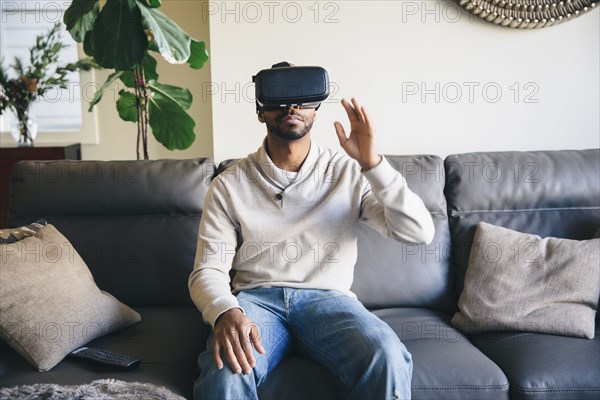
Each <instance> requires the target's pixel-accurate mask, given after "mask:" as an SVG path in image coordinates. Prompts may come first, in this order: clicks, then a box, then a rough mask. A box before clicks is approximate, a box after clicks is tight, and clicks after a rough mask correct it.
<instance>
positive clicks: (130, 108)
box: [117, 90, 138, 122]
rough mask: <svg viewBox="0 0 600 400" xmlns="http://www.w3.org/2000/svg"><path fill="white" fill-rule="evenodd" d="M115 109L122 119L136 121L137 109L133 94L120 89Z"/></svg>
mask: <svg viewBox="0 0 600 400" xmlns="http://www.w3.org/2000/svg"><path fill="white" fill-rule="evenodd" d="M117 111H119V117H121V119H122V120H123V121H131V122H137V119H138V109H137V98H136V97H135V94H133V93H131V92H128V91H126V90H121V91H120V92H119V100H117Z"/></svg>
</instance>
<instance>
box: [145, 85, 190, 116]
mask: <svg viewBox="0 0 600 400" xmlns="http://www.w3.org/2000/svg"><path fill="white" fill-rule="evenodd" d="M148 86H149V87H150V90H151V91H152V93H156V92H158V93H160V94H161V96H164V97H167V98H169V99H171V100H172V101H174V102H175V103H177V104H179V105H180V106H181V107H182V108H183V109H184V110H187V109H188V108H190V106H191V105H192V100H193V99H192V92H190V91H189V90H188V89H183V88H180V87H177V86H172V85H165V84H163V83H159V82H154V83H151V84H149V85H148Z"/></svg>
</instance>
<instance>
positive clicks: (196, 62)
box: [188, 39, 208, 69]
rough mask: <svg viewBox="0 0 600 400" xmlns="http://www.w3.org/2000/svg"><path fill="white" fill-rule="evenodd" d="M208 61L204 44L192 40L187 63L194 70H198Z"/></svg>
mask: <svg viewBox="0 0 600 400" xmlns="http://www.w3.org/2000/svg"><path fill="white" fill-rule="evenodd" d="M207 60H208V52H207V51H206V43H204V42H201V41H200V42H199V41H196V40H194V39H192V42H191V44H190V58H189V59H188V63H189V64H190V67H192V68H194V69H200V68H202V66H203V65H204V63H205V62H206V61H207Z"/></svg>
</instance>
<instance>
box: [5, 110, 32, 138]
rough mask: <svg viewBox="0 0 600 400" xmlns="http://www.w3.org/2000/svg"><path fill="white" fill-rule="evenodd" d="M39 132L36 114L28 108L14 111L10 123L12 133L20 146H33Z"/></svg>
mask: <svg viewBox="0 0 600 400" xmlns="http://www.w3.org/2000/svg"><path fill="white" fill-rule="evenodd" d="M37 132H38V122H37V118H36V117H35V115H33V114H31V112H30V110H29V109H27V110H25V111H23V112H16V113H13V116H12V120H11V123H10V134H11V136H12V137H13V139H15V141H16V142H17V146H19V147H32V146H33V141H34V140H35V138H36V136H37Z"/></svg>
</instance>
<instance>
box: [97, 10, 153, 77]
mask: <svg viewBox="0 0 600 400" xmlns="http://www.w3.org/2000/svg"><path fill="white" fill-rule="evenodd" d="M138 4H139V3H138V2H137V1H136V0H107V2H106V5H105V6H104V8H102V11H101V12H100V15H99V16H98V18H97V19H96V22H95V23H94V29H93V31H92V38H91V40H92V43H91V49H92V51H93V52H94V53H93V56H94V58H95V59H96V61H97V62H98V64H100V65H101V66H102V67H104V68H115V69H117V70H129V69H132V68H133V66H134V65H136V64H138V63H140V62H141V61H142V59H143V58H144V54H145V53H146V49H147V48H148V39H147V37H146V34H145V33H144V28H143V26H142V17H141V15H140V8H139V7H138ZM143 8H146V7H145V6H144V7H143Z"/></svg>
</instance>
